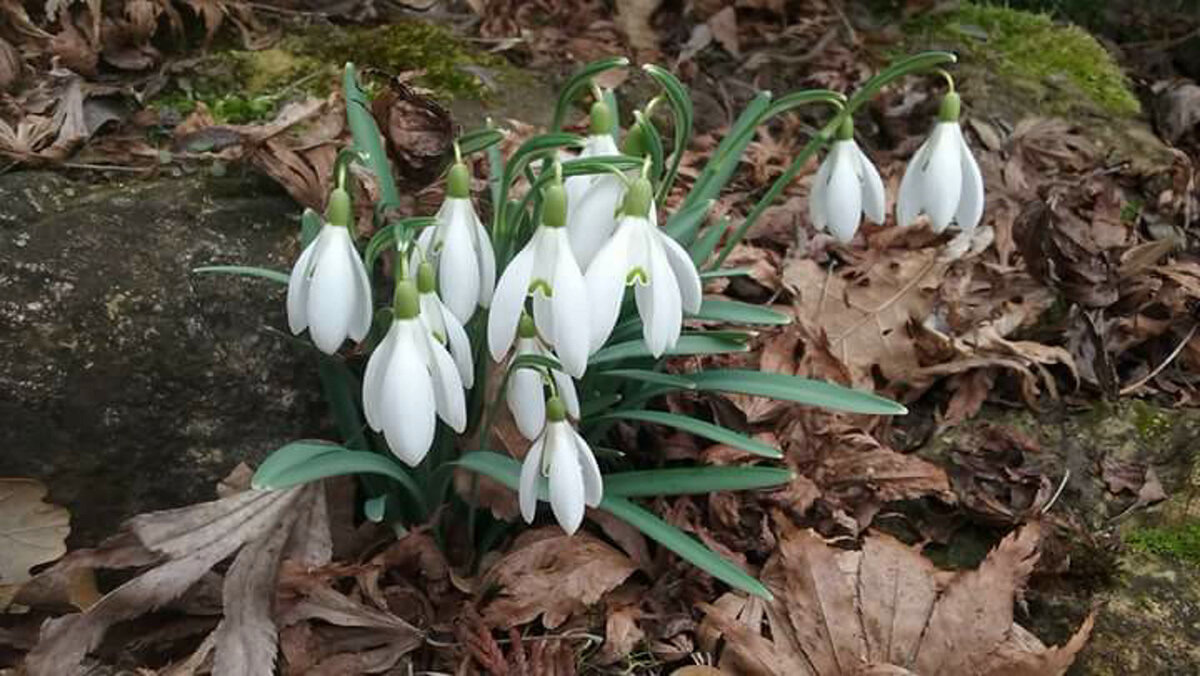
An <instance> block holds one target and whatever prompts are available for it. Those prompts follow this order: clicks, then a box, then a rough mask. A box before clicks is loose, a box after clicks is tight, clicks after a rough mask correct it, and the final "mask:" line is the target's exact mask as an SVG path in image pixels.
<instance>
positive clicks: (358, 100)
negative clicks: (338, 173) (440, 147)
mask: <svg viewBox="0 0 1200 676" xmlns="http://www.w3.org/2000/svg"><path fill="white" fill-rule="evenodd" d="M342 85H343V87H344V90H345V95H346V121H347V122H348V123H349V125H350V134H351V135H352V136H353V137H354V145H355V146H356V147H357V148H358V151H359V152H360V153H362V154H363V155H365V156H366V160H367V166H368V167H369V168H370V169H371V171H372V173H374V174H375V178H376V179H377V181H378V183H379V195H380V198H381V199H380V201H379V203H378V204H376V205H375V208H376V209H387V208H390V207H395V206H399V204H400V193H399V192H398V191H397V190H396V179H395V178H394V177H393V176H392V166H391V163H390V162H389V161H388V156H387V151H386V150H385V149H384V146H383V136H382V134H380V133H379V125H377V124H375V116H374V115H372V114H371V102H370V101H369V100H367V95H366V93H365V92H363V90H362V88H361V87H359V86H358V78H357V76H356V75H355V71H354V64H352V63H347V64H346V73H345V75H344V77H343V78H342Z"/></svg>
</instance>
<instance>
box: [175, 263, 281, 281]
mask: <svg viewBox="0 0 1200 676" xmlns="http://www.w3.org/2000/svg"><path fill="white" fill-rule="evenodd" d="M192 272H198V273H200V274H220V275H241V276H243V277H258V278H259V279H269V280H271V281H272V282H277V283H279V284H283V285H284V286H286V285H287V283H288V273H286V272H280V271H278V270H268V269H267V268H256V267H252V266H249V265H205V266H204V267H199V268H192Z"/></svg>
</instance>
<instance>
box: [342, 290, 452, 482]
mask: <svg viewBox="0 0 1200 676" xmlns="http://www.w3.org/2000/svg"><path fill="white" fill-rule="evenodd" d="M420 314H421V310H420V298H419V294H418V292H417V286H416V284H413V283H412V281H410V280H407V279H401V280H399V281H398V282H397V283H396V299H395V303H394V306H393V317H394V318H393V320H392V326H391V328H389V329H388V332H387V335H386V336H385V337H384V339H383V341H382V342H380V343H379V346H378V347H376V348H375V351H374V352H373V353H372V354H371V359H370V360H369V361H368V362H367V372H366V374H365V375H364V377H363V412H364V413H365V414H366V417H367V424H368V425H370V426H371V429H373V430H375V431H376V432H383V435H384V438H385V439H387V443H388V446H389V447H390V448H391V449H392V453H395V454H396V456H397V457H399V458H400V459H401V460H403V461H404V462H405V463H406V464H408V465H410V466H413V467H415V466H417V465H418V464H420V462H421V460H422V459H424V457H425V454H426V453H428V452H429V447H430V446H431V445H432V444H433V435H434V431H435V430H436V427H437V424H436V423H437V421H436V418H441V419H442V420H443V421H444V422H445V423H446V424H447V425H449V426H450V427H451V428H453V429H454V431H455V432H459V433H462V432H463V431H464V430H466V428H467V406H466V399H465V397H464V396H463V386H462V379H461V378H460V377H459V374H458V368H457V367H456V366H455V364H454V360H453V358H451V357H450V354H449V353H448V352H447V351H446V348H445V347H442V344H441V343H439V342H438V341H437V340H435V339H434V337H433V336H432V335H431V333H430V332H429V331H428V330H427V329H426V328H425V325H424V324H423V323H422V322H421V319H420Z"/></svg>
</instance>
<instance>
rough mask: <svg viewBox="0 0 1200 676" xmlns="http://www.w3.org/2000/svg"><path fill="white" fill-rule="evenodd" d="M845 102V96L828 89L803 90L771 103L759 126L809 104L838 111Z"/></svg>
mask: <svg viewBox="0 0 1200 676" xmlns="http://www.w3.org/2000/svg"><path fill="white" fill-rule="evenodd" d="M845 102H846V97H845V96H842V95H841V94H839V93H838V92H835V91H830V90H828V89H805V90H804V91H799V92H792V93H790V94H785V95H783V96H781V97H779V98H778V99H775V100H774V101H772V102H771V105H770V106H769V107H768V108H767V109H766V111H765V112H764V113H763V115H762V118H761V119H760V120H759V124H762V123H763V122H766V121H767V120H769V119H771V118H773V117H775V116H776V115H782V114H783V113H786V112H787V111H789V110H792V109H793V108H799V107H800V106H807V105H808V104H810V103H828V104H829V105H831V106H834V107H836V108H838V109H839V110H840V109H841V107H842V104H844V103H845Z"/></svg>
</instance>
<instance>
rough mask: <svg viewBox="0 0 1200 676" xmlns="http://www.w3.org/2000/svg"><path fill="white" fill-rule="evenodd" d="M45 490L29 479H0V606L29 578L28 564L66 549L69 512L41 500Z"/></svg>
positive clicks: (52, 557) (48, 559)
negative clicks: (0, 553) (1, 553)
mask: <svg viewBox="0 0 1200 676" xmlns="http://www.w3.org/2000/svg"><path fill="white" fill-rule="evenodd" d="M46 492H47V491H46V487H45V486H43V485H42V484H41V482H39V481H35V480H33V479H0V551H2V552H4V554H3V556H0V610H3V609H4V608H6V607H8V604H9V602H10V601H11V600H12V598H13V597H14V596H15V595H16V594H17V592H18V590H19V589H20V587H21V585H23V584H24V583H26V582H28V581H29V580H30V579H32V578H31V576H30V574H29V569H30V568H33V567H34V566H37V565H39V564H43V563H46V562H47V561H53V560H55V559H57V558H59V557H60V556H62V555H63V554H65V553H66V552H67V546H66V540H67V535H69V534H70V533H71V525H70V522H71V514H70V512H68V511H67V510H66V509H65V508H63V507H59V506H58V505H52V504H49V503H46V502H43V501H42V500H43V498H45V497H46Z"/></svg>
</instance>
